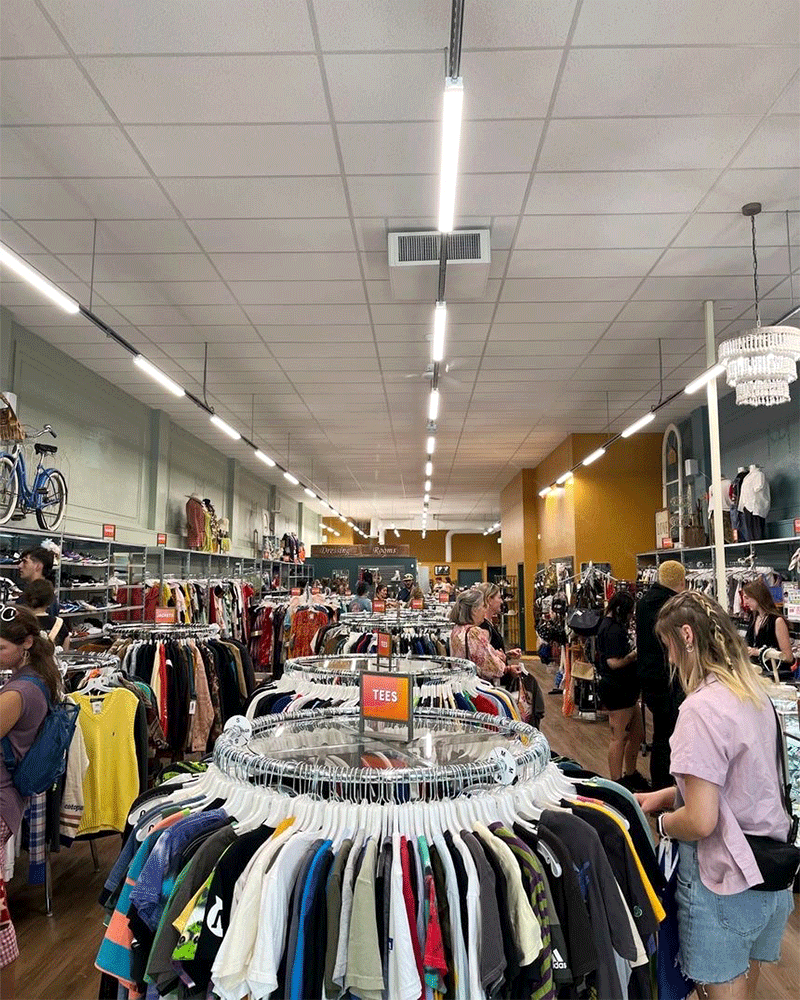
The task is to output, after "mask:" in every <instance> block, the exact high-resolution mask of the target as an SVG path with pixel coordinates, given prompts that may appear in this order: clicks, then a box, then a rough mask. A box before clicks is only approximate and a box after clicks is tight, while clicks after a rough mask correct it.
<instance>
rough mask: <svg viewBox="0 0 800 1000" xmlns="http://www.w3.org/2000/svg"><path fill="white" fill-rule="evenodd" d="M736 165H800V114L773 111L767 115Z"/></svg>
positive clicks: (799, 108) (735, 162)
mask: <svg viewBox="0 0 800 1000" xmlns="http://www.w3.org/2000/svg"><path fill="white" fill-rule="evenodd" d="M798 111H799V112H800V107H798ZM732 166H733V167H736V168H739V167H754V168H761V169H764V168H769V167H795V168H796V167H800V114H797V115H772V116H770V117H769V118H767V119H765V120H764V121H763V122H762V123H761V125H760V126H759V127H758V128H757V129H756V131H755V133H754V135H753V137H752V138H751V139H750V140H749V142H748V143H747V145H746V146H745V147H744V149H743V150H742V152H741V153H740V154H739V156H737V157H736V159H735V160H734V161H733V164H732Z"/></svg>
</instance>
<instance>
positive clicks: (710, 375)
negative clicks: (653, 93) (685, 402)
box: [683, 365, 726, 396]
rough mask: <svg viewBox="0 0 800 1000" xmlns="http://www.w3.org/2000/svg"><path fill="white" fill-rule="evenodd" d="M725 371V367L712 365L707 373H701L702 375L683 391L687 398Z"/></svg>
mask: <svg viewBox="0 0 800 1000" xmlns="http://www.w3.org/2000/svg"><path fill="white" fill-rule="evenodd" d="M725 370H726V369H725V365H714V366H713V367H712V368H709V369H708V371H705V372H703V374H702V375H698V376H697V378H696V379H694V381H692V382H690V383H689V384H688V385H687V386H686V388H685V389H684V390H683V391H684V392H685V393H686V394H687V395H688V396H691V395H692V393H693V392H697V390H698V389H702V387H703V386H704V385H708V383H709V382H713V381H714V379H716V378H719V376H720V375H721V374H722V373H723V372H724V371H725Z"/></svg>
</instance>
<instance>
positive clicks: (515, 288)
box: [501, 278, 640, 302]
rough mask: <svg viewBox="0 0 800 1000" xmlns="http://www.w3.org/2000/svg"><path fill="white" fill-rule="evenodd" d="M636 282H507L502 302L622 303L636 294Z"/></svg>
mask: <svg viewBox="0 0 800 1000" xmlns="http://www.w3.org/2000/svg"><path fill="white" fill-rule="evenodd" d="M639 280H640V279H639V278H508V279H507V280H506V283H505V285H504V286H503V293H502V296H501V298H502V300H503V301H504V302H564V301H570V300H574V301H577V302H622V301H625V300H626V299H628V298H629V297H630V296H631V295H633V293H634V292H635V291H636V288H637V286H638V284H639Z"/></svg>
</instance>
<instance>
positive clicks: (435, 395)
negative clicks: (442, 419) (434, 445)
mask: <svg viewBox="0 0 800 1000" xmlns="http://www.w3.org/2000/svg"><path fill="white" fill-rule="evenodd" d="M438 416H439V390H438V389H431V396H430V399H429V400H428V420H436V418H437V417H438Z"/></svg>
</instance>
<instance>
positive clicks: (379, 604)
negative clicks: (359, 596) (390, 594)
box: [372, 601, 386, 612]
mask: <svg viewBox="0 0 800 1000" xmlns="http://www.w3.org/2000/svg"><path fill="white" fill-rule="evenodd" d="M372 610H373V611H376V612H377V611H385V610H386V601H373V602H372Z"/></svg>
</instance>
